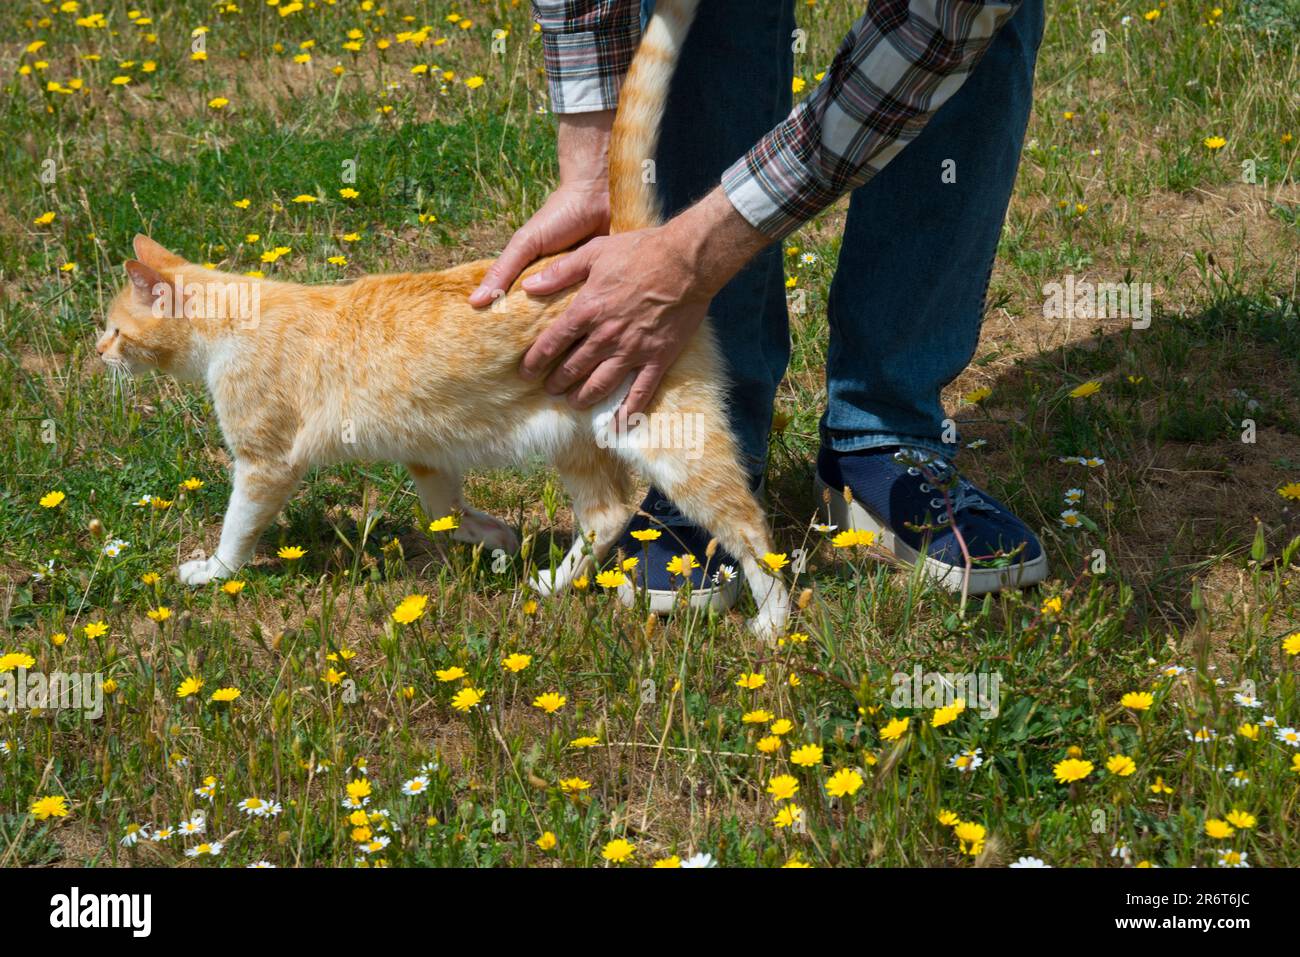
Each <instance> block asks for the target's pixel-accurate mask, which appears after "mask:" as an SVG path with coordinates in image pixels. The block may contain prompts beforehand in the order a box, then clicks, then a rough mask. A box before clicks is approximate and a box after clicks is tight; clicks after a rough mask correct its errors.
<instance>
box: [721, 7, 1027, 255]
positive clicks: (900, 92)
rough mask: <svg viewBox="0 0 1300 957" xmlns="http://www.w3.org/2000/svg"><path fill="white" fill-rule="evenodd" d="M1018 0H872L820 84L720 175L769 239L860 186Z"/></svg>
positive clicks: (939, 99) (944, 93) (953, 83)
mask: <svg viewBox="0 0 1300 957" xmlns="http://www.w3.org/2000/svg"><path fill="white" fill-rule="evenodd" d="M1021 2H1022V0H1001V2H994V0H871V2H870V4H869V6H868V9H867V12H866V14H864V15H863V17H862V18H861V19H860V20H858V21H857V23H855V24H854V26H853V29H852V30H851V31H850V32H849V35H848V36H847V37H846V38H845V39H844V42H843V44H841V46H840V49H839V52H838V53H837V54H836V56H835V60H834V62H833V63H832V64H831V67H830V69H829V70H828V71H827V73H826V76H825V77H824V78H823V80H822V83H821V84H820V85H819V86H818V87H817V89H816V90H814V91H813V92H812V94H811V95H810V96H809V97H808V98H807V99H806V100H804V101H803V102H802V103H800V104H799V105H798V106H797V107H796V108H795V109H794V111H793V112H792V113H791V114H790V116H789V117H788V118H787V119H786V120H784V121H783V122H782V123H781V125H780V126H778V127H776V128H775V129H774V130H772V131H771V132H770V133H768V134H767V135H766V136H765V137H763V139H761V140H759V142H758V143H757V144H755V145H754V147H753V148H752V149H750V151H749V152H748V153H747V154H746V155H745V156H744V157H742V158H741V159H740V160H738V161H737V162H736V163H735V164H734V165H733V166H732V167H731V168H730V169H728V170H727V171H726V172H725V173H723V175H722V186H723V188H724V189H725V190H726V193H727V196H728V197H729V198H730V200H731V203H732V205H733V206H735V207H736V209H737V210H738V211H739V212H740V214H741V215H742V216H744V217H745V219H747V220H748V221H749V222H750V224H751V225H753V226H754V227H755V228H757V229H759V230H760V231H761V232H763V233H765V234H766V235H768V236H770V237H771V238H772V239H782V238H784V237H785V236H787V235H788V234H790V233H792V232H794V230H795V229H797V228H798V227H799V226H800V225H801V224H802V223H805V222H807V221H808V220H809V219H811V218H812V217H813V216H814V215H816V214H817V213H818V212H820V211H821V210H822V209H824V208H826V207H827V206H829V205H830V204H831V203H833V202H834V201H835V200H836V199H837V198H839V197H840V196H841V195H843V194H844V193H845V192H847V191H848V190H850V189H853V188H855V187H858V186H861V185H862V184H863V183H865V182H867V181H868V180H869V179H871V177H872V176H874V175H875V174H876V173H878V172H880V170H882V169H883V168H884V167H885V165H886V164H887V163H889V161H890V160H892V159H893V158H894V157H895V156H897V155H898V154H899V152H901V151H902V149H903V147H905V146H906V145H907V144H908V143H910V142H911V141H912V140H913V139H915V138H916V136H917V134H918V133H920V132H921V129H922V128H923V127H924V126H925V124H926V123H928V122H929V120H930V117H931V116H933V115H934V113H935V111H936V110H938V109H939V107H941V106H942V105H943V104H944V103H946V102H947V101H948V99H949V98H950V97H951V96H952V95H953V94H954V93H956V92H957V90H958V88H959V87H960V86H961V85H962V83H964V82H965V80H966V77H967V76H968V75H969V74H970V71H971V70H972V69H973V68H974V66H975V64H976V63H978V62H979V59H980V57H981V56H983V55H984V51H985V50H986V49H987V48H988V45H989V43H990V41H991V40H992V39H993V36H994V34H996V33H997V31H998V29H999V28H1000V27H1001V26H1002V24H1003V23H1005V22H1006V21H1007V20H1008V19H1010V17H1011V16H1012V15H1013V14H1014V13H1015V11H1016V10H1017V8H1019V6H1020V4H1021Z"/></svg>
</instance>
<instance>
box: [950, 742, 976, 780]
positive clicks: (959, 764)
mask: <svg viewBox="0 0 1300 957" xmlns="http://www.w3.org/2000/svg"><path fill="white" fill-rule="evenodd" d="M983 753H984V749H983V748H968V749H966V750H965V751H962V752H961V753H960V754H954V755H953V756H952V757H951V758H949V759H948V767H950V768H956V769H957V770H958V771H960V772H961V773H962V774H969V773H970V772H971V771H974V770H975V769H976V768H978V767H979V766H980V765H981V764H983V763H984V759H983V758H982V757H980V755H982V754H983Z"/></svg>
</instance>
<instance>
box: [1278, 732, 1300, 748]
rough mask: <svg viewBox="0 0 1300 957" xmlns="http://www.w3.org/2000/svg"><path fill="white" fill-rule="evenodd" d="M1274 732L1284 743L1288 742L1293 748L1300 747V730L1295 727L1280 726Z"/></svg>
mask: <svg viewBox="0 0 1300 957" xmlns="http://www.w3.org/2000/svg"><path fill="white" fill-rule="evenodd" d="M1273 734H1274V735H1275V736H1276V737H1277V739H1278V740H1279V741H1281V742H1282V743H1283V744H1288V745H1290V746H1291V747H1293V748H1300V731H1297V730H1296V729H1295V728H1278V729H1277V730H1276V731H1274V732H1273Z"/></svg>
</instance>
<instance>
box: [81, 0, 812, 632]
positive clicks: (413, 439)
mask: <svg viewBox="0 0 1300 957" xmlns="http://www.w3.org/2000/svg"><path fill="white" fill-rule="evenodd" d="M697 3H698V0H660V2H659V3H658V4H657V6H656V12H655V16H654V18H653V19H652V21H651V23H650V25H649V27H648V28H647V31H646V34H645V37H644V38H643V40H642V42H641V47H640V49H639V50H638V54H637V57H636V60H635V62H634V64H633V66H632V69H631V71H630V72H629V74H628V77H627V80H626V82H625V84H624V88H623V92H622V101H621V105H620V108H619V113H618V118H617V121H616V123H615V128H614V135H613V142H612V145H611V156H610V170H611V173H610V178H611V183H610V190H611V204H612V213H613V215H612V224H613V225H612V228H613V229H614V230H616V231H619V230H629V229H637V228H641V227H645V226H649V225H653V224H654V223H656V222H658V221H659V214H658V210H657V202H656V200H655V197H654V196H653V194H652V189H653V187H652V186H649V185H646V184H643V183H642V181H641V158H642V157H646V156H653V155H654V153H655V146H656V144H657V141H658V129H659V124H660V120H661V118H662V115H663V110H664V103H665V99H666V95H667V88H668V82H669V79H670V77H671V74H672V71H673V68H674V65H675V63H676V59H677V56H678V55H679V52H680V49H681V45H682V42H683V41H684V39H685V36H686V32H687V30H688V29H689V27H690V22H691V20H692V18H693V15H694V11H695V7H696V5H697ZM135 254H136V256H137V259H136V260H131V261H129V262H128V263H127V264H126V271H127V274H128V276H129V278H130V282H129V283H128V284H127V286H126V288H124V289H123V290H122V291H121V292H120V293H119V294H118V295H117V297H116V299H115V300H114V302H113V304H112V307H111V309H110V311H109V316H108V325H107V329H106V331H105V332H104V333H103V335H102V336H101V337H100V339H99V342H98V343H97V345H96V349H97V351H98V352H99V354H100V355H101V356H102V357H103V360H104V362H106V363H108V364H109V365H110V366H113V367H116V368H121V369H125V370H127V371H130V372H140V371H146V370H159V371H162V372H165V373H168V374H171V375H173V376H176V377H177V378H181V379H188V380H196V381H200V382H203V383H205V384H206V385H207V387H208V390H209V392H210V393H211V396H212V400H213V405H214V408H215V409H216V413H217V417H218V420H219V422H220V425H221V431H222V434H223V435H224V437H225V440H226V444H227V445H228V447H229V448H230V451H231V452H232V454H233V457H234V476H233V478H234V481H233V490H232V492H231V496H230V504H229V506H228V507H227V510H226V516H225V522H224V524H223V526H222V529H221V541H220V544H219V546H218V547H217V550H216V553H215V554H214V555H212V556H211V557H209V558H207V559H204V560H199V561H191V562H186V563H185V564H183V565H182V566H181V567H180V571H179V574H180V578H181V580H182V581H184V582H185V583H186V584H189V585H202V584H205V583H207V582H209V581H212V580H213V579H218V578H224V577H228V576H229V575H231V574H233V573H234V572H235V571H236V570H237V569H238V568H239V567H240V566H241V565H243V564H244V563H245V562H247V561H249V559H250V558H252V556H253V551H254V547H255V546H256V544H257V540H258V537H259V536H260V535H261V534H262V532H263V530H265V529H266V527H267V526H268V525H269V524H270V523H271V521H272V520H273V519H274V518H275V516H276V515H277V514H278V513H279V511H280V509H281V508H283V507H284V505H285V503H286V502H287V501H288V499H289V497H290V495H292V493H293V491H294V489H295V487H296V486H297V484H298V482H299V480H300V479H301V478H302V477H303V475H304V474H305V473H306V471H307V470H308V469H309V468H311V467H312V466H315V465H321V464H326V463H331V462H338V461H341V460H352V459H362V460H367V459H369V460H373V459H386V460H391V461H396V462H400V463H403V464H404V465H405V466H406V468H407V470H408V471H409V472H410V474H411V477H412V479H413V481H414V483H415V487H416V489H417V491H418V492H419V496H420V502H421V505H422V506H423V509H424V512H425V514H426V515H428V516H430V517H431V518H436V517H440V516H443V515H447V514H450V513H452V512H458V513H459V514H460V525H459V528H458V529H457V530H456V532H455V537H456V538H457V539H459V540H461V541H465V542H475V543H477V542H482V543H484V544H485V545H487V546H490V547H493V548H496V547H501V548H506V549H511V550H513V549H514V548H515V547H517V544H518V542H517V539H516V536H515V533H514V532H513V531H512V530H511V529H510V528H509V527H508V526H507V525H506V524H504V523H503V522H501V521H500V520H498V519H496V518H494V517H492V516H491V515H487V514H484V513H483V512H480V511H476V510H475V509H473V508H470V507H469V506H467V505H466V504H465V503H464V502H463V501H462V499H461V476H462V475H463V473H464V472H465V470H466V469H469V468H473V467H483V466H496V465H500V464H505V463H510V462H516V461H518V460H519V459H520V458H521V457H523V456H526V455H529V454H533V453H538V452H540V453H542V454H543V455H544V456H545V457H546V458H547V460H548V461H549V462H550V463H551V464H553V465H554V466H555V468H556V469H557V470H558V471H559V473H560V476H561V478H562V480H563V482H564V485H565V488H566V490H567V491H568V493H569V495H570V496H571V497H572V500H573V511H574V515H575V518H576V520H577V524H578V526H579V527H580V529H581V530H582V532H583V533H584V534H583V535H577V536H575V537H576V539H577V540H576V541H575V543H574V546H573V548H572V550H571V551H570V552H569V554H568V556H566V558H565V559H564V561H563V563H562V564H561V566H560V567H559V568H557V569H554V570H551V571H550V572H549V573H544V574H543V575H542V576H540V577H539V580H538V581H536V582H534V586H535V587H537V588H539V589H540V590H542V591H544V592H548V593H558V592H560V591H562V590H563V589H564V588H566V587H567V586H568V585H569V584H570V583H571V582H572V580H573V579H574V578H576V577H578V576H580V575H583V574H586V573H587V572H588V571H589V570H590V569H591V568H592V567H593V563H598V562H600V561H602V560H603V559H604V558H605V557H606V556H607V554H608V552H609V550H610V547H611V545H612V544H613V543H614V541H616V539H617V538H618V536H619V534H620V533H621V531H622V529H623V527H624V526H625V524H626V521H627V518H628V515H629V508H628V504H627V503H628V499H629V496H630V494H631V491H632V487H631V482H630V477H629V467H630V468H632V469H635V470H636V471H637V472H639V473H640V474H641V475H642V476H644V477H645V478H646V479H648V480H649V481H651V482H653V483H654V484H656V485H657V486H658V487H659V488H660V489H662V490H663V492H664V493H665V494H667V495H668V496H669V497H670V498H671V499H672V500H673V501H674V502H675V503H676V504H677V506H678V507H679V508H680V509H681V511H682V512H683V513H684V514H685V515H686V516H688V517H689V518H690V519H691V520H693V521H695V522H697V523H698V524H699V525H701V526H703V527H705V528H708V529H712V530H714V532H715V533H716V535H717V540H718V544H719V545H720V546H722V547H723V548H725V549H726V550H727V551H729V552H731V553H732V554H733V555H736V556H738V557H740V558H741V561H742V565H743V569H744V574H745V580H746V582H747V583H748V585H749V588H750V590H751V592H752V593H753V596H754V600H755V602H756V603H757V605H758V615H757V616H756V617H755V619H754V620H753V621H752V622H751V627H752V628H753V629H754V630H755V631H756V632H757V633H759V634H762V635H766V636H771V635H775V634H779V633H780V632H781V630H782V629H783V628H784V625H785V622H786V618H787V616H788V609H789V599H788V593H787V590H786V588H785V586H784V585H783V584H782V582H781V581H780V579H779V578H778V577H776V576H775V575H773V574H772V573H771V572H769V571H768V570H767V569H766V568H765V567H764V566H763V565H762V562H761V558H762V556H763V555H765V554H766V553H768V552H770V551H772V550H773V549H772V545H771V540H770V537H769V533H768V529H767V525H766V521H765V518H764V515H763V511H762V509H761V508H760V506H759V504H758V502H757V501H756V499H755V497H754V496H753V494H752V493H751V492H750V491H749V487H748V483H747V481H746V478H745V473H744V472H743V471H742V470H741V468H740V465H739V462H738V458H737V452H736V447H735V442H734V439H733V437H732V435H731V432H730V429H729V427H728V424H727V419H726V416H725V412H724V409H723V405H722V401H723V378H722V375H723V374H722V365H721V362H720V359H719V355H718V349H717V345H716V343H715V340H714V337H713V333H712V331H711V328H710V326H709V324H708V323H707V322H706V323H705V324H704V326H702V327H701V329H700V331H699V332H698V333H697V334H696V335H695V337H694V339H693V341H692V342H691V343H690V344H689V345H688V346H687V348H686V349H685V351H684V352H683V353H682V355H681V357H680V358H679V359H678V361H677V362H676V364H675V365H674V366H673V367H672V369H671V370H670V371H669V372H668V373H667V374H666V375H665V377H664V379H663V382H662V385H661V386H660V388H659V391H658V394H657V395H656V397H655V398H654V400H653V402H652V404H651V406H650V408H649V410H648V412H649V413H650V414H651V416H650V418H651V419H652V420H653V418H654V414H659V415H673V416H680V417H683V418H682V419H679V421H683V420H685V417H694V418H691V419H690V421H692V422H702V423H704V428H705V433H704V435H703V442H702V443H700V444H699V445H698V446H693V447H692V448H689V449H687V448H669V447H657V446H659V445H662V444H663V443H657V442H654V441H644V438H645V437H644V436H638V428H646V427H647V425H645V424H643V425H641V426H638V428H633V429H631V430H630V431H628V432H623V433H619V432H618V430H617V429H616V428H615V422H614V414H615V411H616V410H617V408H618V406H619V404H620V403H621V401H622V398H623V395H624V394H625V393H626V389H627V387H628V385H627V384H625V385H624V387H623V390H621V391H620V392H619V393H617V394H616V395H615V396H613V397H611V398H610V399H609V400H607V401H605V402H603V403H601V404H600V405H598V406H597V407H596V408H594V409H590V410H587V411H578V410H575V409H573V408H571V407H570V406H569V405H568V404H567V403H566V402H565V401H564V399H563V398H557V397H552V396H550V395H548V394H547V393H546V392H545V391H544V390H543V388H542V385H541V384H540V382H538V383H528V382H525V381H524V380H523V379H521V378H520V377H519V375H518V371H517V370H518V367H519V362H520V359H521V357H522V356H523V354H524V352H525V351H526V350H527V349H528V347H529V346H530V345H531V344H532V342H533V340H534V339H535V338H536V337H537V335H538V334H539V333H540V332H541V331H542V330H543V329H545V328H546V326H547V325H548V324H549V323H550V322H552V321H553V320H555V319H556V318H558V317H559V316H560V315H561V314H562V313H563V311H564V309H565V307H566V306H567V304H568V303H569V301H570V300H571V299H572V298H573V295H574V292H575V290H570V291H567V292H565V293H563V294H559V295H554V296H549V297H533V296H529V295H527V294H526V293H524V292H523V291H522V290H520V289H519V288H518V284H516V286H515V287H514V288H513V289H511V290H509V291H508V292H507V293H506V294H505V296H504V297H502V298H501V299H499V300H498V301H497V302H496V303H495V304H494V305H493V306H492V307H490V308H487V309H476V308H473V307H471V306H470V305H469V304H468V302H467V297H468V296H469V293H470V292H471V291H472V290H474V289H475V288H476V287H477V286H478V285H479V282H480V281H481V280H482V278H483V276H484V273H485V272H486V270H487V268H488V266H489V264H490V263H489V261H486V260H483V261H479V262H472V263H467V264H465V265H462V266H457V267H455V268H452V269H448V270H444V271H442V272H432V273H408V274H400V275H381V276H367V277H364V278H362V279H358V280H356V281H355V282H352V283H348V284H346V285H332V286H304V285H298V284H295V283H286V282H275V281H271V280H265V279H253V278H250V277H246V276H236V275H232V274H227V273H221V272H218V271H214V270H209V269H204V268H203V267H201V266H198V265H195V264H193V263H190V262H187V261H186V260H185V259H183V258H182V257H180V256H178V255H176V254H174V253H171V252H168V251H167V250H166V249H164V248H163V247H162V246H160V245H158V244H157V243H155V242H153V241H152V240H149V239H147V238H145V237H143V236H138V237H136V240H135ZM545 265H546V262H545V261H543V262H541V263H538V264H535V265H534V266H533V267H531V268H530V270H529V271H528V272H529V273H531V272H534V271H536V270H538V269H541V268H544V267H545ZM247 283H253V284H255V288H253V289H251V292H252V293H253V295H251V296H250V295H248V292H249V291H250V290H249V289H247V288H243V287H241V286H240V284H247ZM213 290H217V291H219V292H220V293H221V295H219V296H213V295H212V291H213ZM173 293H177V294H178V295H173ZM236 301H239V302H242V303H244V304H245V305H247V304H249V303H252V304H254V305H255V306H256V308H255V309H253V310H251V311H250V310H247V309H244V310H239V309H234V308H231V305H232V303H234V302H236ZM669 444H671V443H669ZM700 558H701V559H702V558H703V556H700Z"/></svg>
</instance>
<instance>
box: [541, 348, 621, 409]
mask: <svg viewBox="0 0 1300 957" xmlns="http://www.w3.org/2000/svg"><path fill="white" fill-rule="evenodd" d="M613 351H614V345H613V343H610V342H606V341H603V339H602V338H601V337H600V336H598V335H589V336H587V338H586V339H584V340H582V342H580V343H579V344H578V345H577V347H576V348H574V349H573V350H572V351H571V352H570V353H569V354H568V355H567V356H565V357H564V358H563V359H562V360H561V361H560V364H559V365H558V366H556V367H555V371H554V372H552V373H551V374H550V376H549V377H548V378H547V380H546V391H547V392H549V393H550V394H551V395H563V394H564V393H565V392H568V391H569V390H570V389H571V388H573V387H574V386H575V385H578V384H579V383H581V382H582V381H583V380H584V379H586V378H587V376H589V375H591V373H592V372H593V371H595V369H596V366H598V365H600V364H601V363H602V362H604V361H605V360H606V359H608V358H609V357H610V355H611V354H612V353H613Z"/></svg>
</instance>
